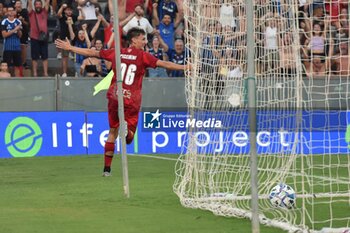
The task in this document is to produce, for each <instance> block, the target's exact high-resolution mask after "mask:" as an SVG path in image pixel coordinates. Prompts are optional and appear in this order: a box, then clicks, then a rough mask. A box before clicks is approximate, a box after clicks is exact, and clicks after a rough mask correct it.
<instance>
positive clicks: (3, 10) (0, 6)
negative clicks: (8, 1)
mask: <svg viewBox="0 0 350 233" xmlns="http://www.w3.org/2000/svg"><path fill="white" fill-rule="evenodd" d="M5 15H6V8H5V7H4V4H3V3H2V2H0V19H2V18H4V17H5Z"/></svg>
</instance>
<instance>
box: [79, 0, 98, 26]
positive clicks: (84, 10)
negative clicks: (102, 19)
mask: <svg viewBox="0 0 350 233" xmlns="http://www.w3.org/2000/svg"><path fill="white" fill-rule="evenodd" d="M77 2H78V7H77V9H78V10H79V16H78V20H79V21H83V20H84V21H90V20H93V21H96V20H97V15H96V8H97V6H98V5H97V4H98V2H97V0H78V1H77ZM84 23H86V22H84ZM94 24H95V22H94Z"/></svg>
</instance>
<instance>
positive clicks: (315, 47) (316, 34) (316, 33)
mask: <svg viewBox="0 0 350 233" xmlns="http://www.w3.org/2000/svg"><path fill="white" fill-rule="evenodd" d="M326 27H327V25H326V26H325V28H326ZM325 28H324V29H323V30H322V28H321V25H320V24H319V23H315V24H314V26H313V32H312V35H311V38H310V39H307V40H306V41H305V46H306V47H307V48H308V53H309V56H310V55H320V56H326V52H325V51H326V50H325V46H326V30H325Z"/></svg>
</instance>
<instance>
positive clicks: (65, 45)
mask: <svg viewBox="0 0 350 233" xmlns="http://www.w3.org/2000/svg"><path fill="white" fill-rule="evenodd" d="M55 45H56V47H57V48H59V49H63V50H67V51H69V50H70V48H71V44H70V42H69V40H68V39H67V38H66V40H61V39H56V40H55Z"/></svg>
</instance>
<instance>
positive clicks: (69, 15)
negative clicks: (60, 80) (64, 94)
mask: <svg viewBox="0 0 350 233" xmlns="http://www.w3.org/2000/svg"><path fill="white" fill-rule="evenodd" d="M57 17H58V19H59V23H60V34H59V38H60V39H61V40H64V39H66V38H69V37H70V34H69V28H68V25H71V26H72V25H73V24H74V22H76V20H77V17H76V16H75V15H73V9H72V7H71V6H70V5H67V4H65V3H64V4H62V5H61V7H60V9H59V10H58V12H57ZM60 53H61V57H62V72H63V73H62V77H67V73H68V57H69V52H68V51H63V52H60Z"/></svg>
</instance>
